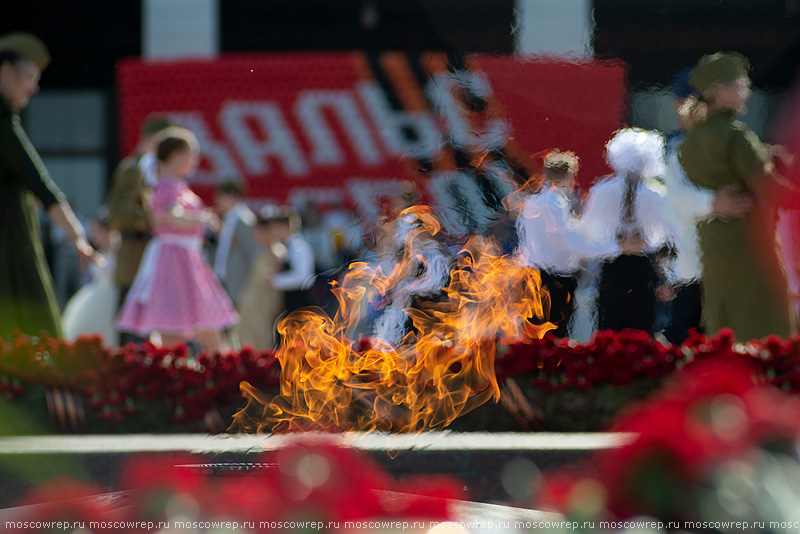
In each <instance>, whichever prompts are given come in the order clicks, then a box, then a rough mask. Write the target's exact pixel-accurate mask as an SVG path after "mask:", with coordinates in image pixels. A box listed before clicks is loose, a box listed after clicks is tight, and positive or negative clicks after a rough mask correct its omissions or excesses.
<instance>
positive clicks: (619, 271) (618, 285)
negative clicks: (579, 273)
mask: <svg viewBox="0 0 800 534" xmlns="http://www.w3.org/2000/svg"><path fill="white" fill-rule="evenodd" d="M622 258H623V256H620V257H618V258H616V259H615V260H613V261H610V262H605V263H604V264H603V267H602V269H601V272H600V285H599V288H598V295H597V311H598V318H599V321H598V327H599V328H600V330H616V331H619V330H621V329H622V324H623V318H624V314H625V305H624V296H625V295H624V289H623V287H624V285H625V267H624V261H623V260H622Z"/></svg>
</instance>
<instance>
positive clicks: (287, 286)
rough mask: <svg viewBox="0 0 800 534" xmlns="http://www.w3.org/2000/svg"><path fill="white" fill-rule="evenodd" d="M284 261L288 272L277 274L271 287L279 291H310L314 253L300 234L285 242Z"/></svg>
mask: <svg viewBox="0 0 800 534" xmlns="http://www.w3.org/2000/svg"><path fill="white" fill-rule="evenodd" d="M286 251H287V253H286V259H287V260H288V261H289V270H288V271H284V272H282V273H278V274H276V275H275V277H274V278H273V279H272V286H273V287H274V288H275V289H277V290H279V291H298V290H301V289H310V288H311V286H313V285H314V251H313V250H312V249H311V245H309V244H308V243H307V242H306V240H305V239H303V237H302V236H301V235H300V234H294V235H292V236H290V237H289V239H287V240H286Z"/></svg>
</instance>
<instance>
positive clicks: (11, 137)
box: [0, 117, 102, 262]
mask: <svg viewBox="0 0 800 534" xmlns="http://www.w3.org/2000/svg"><path fill="white" fill-rule="evenodd" d="M0 150H2V157H3V160H4V161H5V163H6V165H7V166H8V168H9V170H10V171H11V172H10V175H11V177H12V179H13V180H15V181H16V182H17V183H18V184H19V185H21V186H23V187H25V188H27V189H28V190H30V191H31V192H32V193H33V194H34V195H35V196H36V197H37V198H38V199H39V200H40V201H41V202H42V205H43V206H44V208H45V210H46V211H47V215H48V216H49V217H50V219H51V220H52V221H53V222H54V223H55V224H57V225H58V226H59V227H60V228H61V229H62V230H63V231H64V234H65V235H66V236H67V238H68V239H69V240H70V242H71V243H72V244H73V246H75V248H76V250H77V252H78V258H79V260H80V261H81V262H83V261H85V259H86V258H91V259H94V260H96V261H101V260H102V256H99V255H97V254H96V253H95V251H94V249H93V248H92V247H91V245H89V243H88V241H87V240H86V233H85V231H84V229H83V226H81V223H80V222H79V221H78V218H77V217H76V216H75V214H74V213H73V211H72V208H70V207H69V204H67V202H66V197H65V196H64V194H63V193H62V192H61V190H60V189H59V188H58V186H57V185H56V184H55V182H53V180H52V178H50V174H49V173H48V172H47V168H46V167H45V166H44V162H43V161H42V158H41V157H39V153H38V152H36V149H35V148H34V147H33V144H32V143H31V142H30V139H28V136H27V135H26V134H25V131H24V130H23V129H22V126H21V125H20V124H19V119H17V118H16V117H13V118H12V119H11V120H0Z"/></svg>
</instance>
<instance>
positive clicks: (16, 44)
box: [0, 32, 50, 70]
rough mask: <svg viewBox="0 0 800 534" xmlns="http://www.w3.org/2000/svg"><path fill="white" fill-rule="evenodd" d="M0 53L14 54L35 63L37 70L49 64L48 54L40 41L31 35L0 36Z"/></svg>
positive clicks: (10, 34)
mask: <svg viewBox="0 0 800 534" xmlns="http://www.w3.org/2000/svg"><path fill="white" fill-rule="evenodd" d="M0 52H14V53H15V54H19V55H20V56H22V57H24V58H25V59H29V60H31V61H33V62H34V63H36V66H37V67H39V70H44V69H45V67H47V65H49V64H50V52H49V51H48V50H47V47H46V46H45V44H44V43H43V42H42V40H41V39H39V38H38V37H36V36H35V35H33V34H32V33H25V32H14V33H7V34H5V35H0Z"/></svg>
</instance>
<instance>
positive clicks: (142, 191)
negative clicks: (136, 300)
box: [106, 156, 151, 287]
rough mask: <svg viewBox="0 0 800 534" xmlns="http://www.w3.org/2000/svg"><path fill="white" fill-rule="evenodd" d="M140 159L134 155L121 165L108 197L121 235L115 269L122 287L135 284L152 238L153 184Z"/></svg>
mask: <svg viewBox="0 0 800 534" xmlns="http://www.w3.org/2000/svg"><path fill="white" fill-rule="evenodd" d="M140 159H141V157H140V156H130V157H127V158H125V159H124V160H122V161H121V162H120V163H119V165H117V168H116V169H115V170H114V174H113V176H112V178H111V190H110V191H109V194H108V198H107V199H106V207H107V208H108V215H109V219H110V222H111V226H112V227H113V228H114V229H116V230H118V231H119V233H120V237H121V239H120V241H121V243H120V248H119V250H118V251H117V267H116V270H115V271H114V284H116V285H117V286H120V287H130V286H131V284H133V279H134V278H135V277H136V271H137V269H138V268H139V262H140V261H141V260H142V256H143V255H144V249H145V247H146V246H147V243H148V241H149V240H150V232H151V226H150V216H149V210H148V208H147V196H148V194H149V188H148V187H147V184H146V183H145V179H144V176H143V175H142V171H141V169H140V168H139V161H140Z"/></svg>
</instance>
